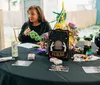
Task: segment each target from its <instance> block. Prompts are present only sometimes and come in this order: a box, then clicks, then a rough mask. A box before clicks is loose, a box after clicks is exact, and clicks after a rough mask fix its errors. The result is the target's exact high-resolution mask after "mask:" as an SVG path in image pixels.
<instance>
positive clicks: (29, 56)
mask: <svg viewBox="0 0 100 85" xmlns="http://www.w3.org/2000/svg"><path fill="white" fill-rule="evenodd" d="M27 59H28V60H35V54H34V53H29V54H28V57H27Z"/></svg>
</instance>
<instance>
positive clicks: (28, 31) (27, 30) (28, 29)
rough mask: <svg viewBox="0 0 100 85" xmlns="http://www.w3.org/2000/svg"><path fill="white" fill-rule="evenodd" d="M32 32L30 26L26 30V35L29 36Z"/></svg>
mask: <svg viewBox="0 0 100 85" xmlns="http://www.w3.org/2000/svg"><path fill="white" fill-rule="evenodd" d="M30 32H31V29H30V28H27V29H26V30H25V31H24V35H25V36H28V35H29V33H30Z"/></svg>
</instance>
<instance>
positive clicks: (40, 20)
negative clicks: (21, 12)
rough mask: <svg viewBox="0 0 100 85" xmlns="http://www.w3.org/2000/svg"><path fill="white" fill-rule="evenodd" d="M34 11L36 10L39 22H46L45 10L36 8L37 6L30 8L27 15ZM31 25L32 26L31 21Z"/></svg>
mask: <svg viewBox="0 0 100 85" xmlns="http://www.w3.org/2000/svg"><path fill="white" fill-rule="evenodd" d="M32 9H35V10H36V12H37V14H38V22H41V23H43V22H46V19H45V16H44V13H43V10H42V9H41V8H40V7H39V6H36V5H33V6H30V7H29V8H28V10H27V13H28V14H29V11H30V10H32ZM29 23H30V24H32V22H30V20H29Z"/></svg>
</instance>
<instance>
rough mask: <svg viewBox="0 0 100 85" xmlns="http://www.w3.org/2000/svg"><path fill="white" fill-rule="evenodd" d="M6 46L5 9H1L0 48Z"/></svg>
mask: <svg viewBox="0 0 100 85" xmlns="http://www.w3.org/2000/svg"><path fill="white" fill-rule="evenodd" d="M3 48H4V24H3V11H2V10H1V9H0V50H1V49H3Z"/></svg>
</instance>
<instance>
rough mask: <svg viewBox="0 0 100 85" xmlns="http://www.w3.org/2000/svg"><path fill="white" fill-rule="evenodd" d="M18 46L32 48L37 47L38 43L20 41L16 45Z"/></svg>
mask: <svg viewBox="0 0 100 85" xmlns="http://www.w3.org/2000/svg"><path fill="white" fill-rule="evenodd" d="M18 46H19V47H23V48H28V49H30V48H34V47H39V45H37V44H33V43H22V44H19V45H18Z"/></svg>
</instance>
